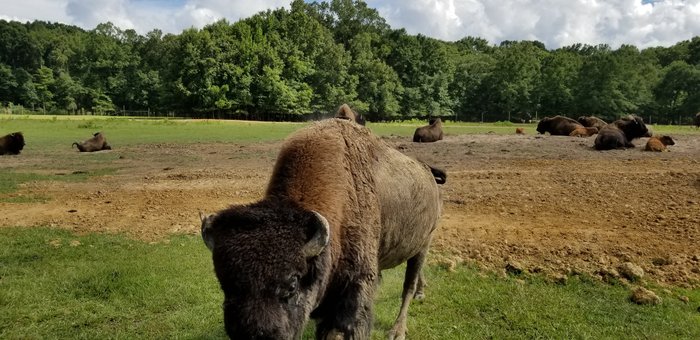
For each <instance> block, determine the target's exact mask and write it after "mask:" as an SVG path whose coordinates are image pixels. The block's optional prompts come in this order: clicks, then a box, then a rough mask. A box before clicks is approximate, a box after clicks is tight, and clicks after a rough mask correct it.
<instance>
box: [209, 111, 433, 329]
mask: <svg viewBox="0 0 700 340" xmlns="http://www.w3.org/2000/svg"><path fill="white" fill-rule="evenodd" d="M435 174H436V172H435V169H431V168H430V167H428V166H427V165H425V164H423V163H421V162H418V161H416V160H414V159H412V158H409V157H407V156H405V155H403V154H402V153H400V152H399V151H397V150H395V149H393V148H391V147H389V146H388V145H387V144H385V143H384V142H383V141H381V140H380V139H379V138H377V137H376V136H374V135H372V134H371V133H370V132H369V130H368V129H366V128H364V127H362V126H359V125H357V124H354V123H351V122H349V121H346V120H341V119H329V120H324V121H321V122H318V123H314V124H313V125H311V126H310V127H307V128H304V129H301V130H299V131H297V132H296V133H294V134H293V135H292V136H290V137H289V138H287V140H286V141H285V143H284V145H283V147H282V149H281V151H280V153H279V156H278V158H277V162H276V164H275V167H274V171H273V173H272V176H271V178H270V182H269V184H268V187H267V191H266V193H265V196H264V197H263V198H262V200H260V201H258V202H256V203H252V204H248V205H235V206H232V207H230V208H228V209H225V210H222V211H220V212H218V213H217V214H214V215H210V216H209V217H206V218H203V220H202V238H203V240H204V242H205V243H206V245H207V247H208V248H209V249H210V250H211V251H212V257H213V263H214V270H215V272H216V276H217V278H218V279H219V283H220V285H221V289H222V290H223V292H224V304H223V309H224V324H225V328H226V332H227V333H228V335H229V336H230V337H231V338H233V339H299V338H300V337H301V334H302V333H303V331H304V326H305V325H306V323H307V321H308V320H309V318H313V319H315V320H316V338H318V339H368V338H369V337H370V331H371V329H372V318H373V312H372V310H373V307H372V305H373V300H374V295H375V291H376V289H377V286H378V284H379V278H380V271H381V270H383V269H387V268H392V267H395V266H397V265H399V264H401V263H403V262H407V267H406V277H405V282H404V286H403V287H404V290H403V298H402V304H401V309H400V312H399V315H398V317H397V319H396V322H395V324H394V326H393V328H392V330H391V333H390V337H391V338H403V337H404V335H405V332H406V317H407V310H408V306H409V303H410V302H411V300H412V298H413V297H414V295H416V296H418V294H420V293H421V292H422V288H423V281H422V279H421V267H422V266H423V263H424V261H425V257H426V254H427V252H428V245H429V243H430V239H431V235H432V232H433V231H434V230H435V228H436V226H437V220H438V216H439V215H440V210H441V201H440V194H439V191H438V187H437V184H436V183H435V181H436V180H437V177H438V176H437V175H435ZM434 175H435V177H434ZM440 175H444V174H440Z"/></svg>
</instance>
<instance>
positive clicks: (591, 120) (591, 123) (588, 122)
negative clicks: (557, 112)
mask: <svg viewBox="0 0 700 340" xmlns="http://www.w3.org/2000/svg"><path fill="white" fill-rule="evenodd" d="M576 121H578V122H579V123H580V124H581V125H583V126H585V127H595V128H598V131H600V129H602V128H603V126H605V125H608V123H607V122H605V121H604V120H602V119H600V118H598V117H595V116H581V117H578V119H576Z"/></svg>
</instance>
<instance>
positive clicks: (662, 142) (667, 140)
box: [644, 135, 676, 151]
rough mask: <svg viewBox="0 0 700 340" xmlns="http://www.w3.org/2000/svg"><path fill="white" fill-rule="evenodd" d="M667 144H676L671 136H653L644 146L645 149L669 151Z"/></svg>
mask: <svg viewBox="0 0 700 340" xmlns="http://www.w3.org/2000/svg"><path fill="white" fill-rule="evenodd" d="M667 145H676V142H675V141H674V140H673V138H671V136H666V135H663V136H652V137H651V138H649V140H648V141H647V144H646V146H645V147H644V150H645V151H668V149H667V148H666V146H667Z"/></svg>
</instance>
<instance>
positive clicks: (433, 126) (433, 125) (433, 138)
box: [413, 118, 442, 143]
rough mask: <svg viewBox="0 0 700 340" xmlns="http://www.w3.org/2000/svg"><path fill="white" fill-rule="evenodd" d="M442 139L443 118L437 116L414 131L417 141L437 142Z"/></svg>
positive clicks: (415, 140) (414, 138) (414, 137)
mask: <svg viewBox="0 0 700 340" xmlns="http://www.w3.org/2000/svg"><path fill="white" fill-rule="evenodd" d="M441 139H442V120H441V119H440V118H435V119H434V120H431V121H430V123H429V124H428V125H426V126H421V127H419V128H417V129H416V131H415V132H414V133H413V141H414V142H416V143H430V142H437V141H439V140H441Z"/></svg>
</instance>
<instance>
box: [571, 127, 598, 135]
mask: <svg viewBox="0 0 700 340" xmlns="http://www.w3.org/2000/svg"><path fill="white" fill-rule="evenodd" d="M596 133H598V128H597V127H595V126H589V127H579V128H576V129H574V131H571V133H570V134H569V136H572V137H588V136H593V135H595V134H596Z"/></svg>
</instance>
